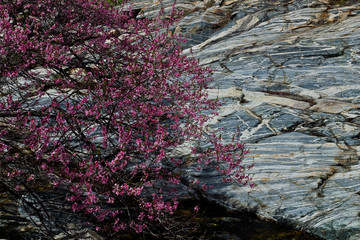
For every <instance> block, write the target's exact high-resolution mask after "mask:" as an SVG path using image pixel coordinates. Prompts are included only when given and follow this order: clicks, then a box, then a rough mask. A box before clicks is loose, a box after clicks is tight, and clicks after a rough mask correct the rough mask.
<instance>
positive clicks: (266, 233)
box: [0, 195, 320, 240]
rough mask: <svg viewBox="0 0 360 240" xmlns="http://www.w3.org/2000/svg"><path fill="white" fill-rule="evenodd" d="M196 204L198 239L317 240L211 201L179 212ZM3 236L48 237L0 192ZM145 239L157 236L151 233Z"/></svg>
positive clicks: (184, 214)
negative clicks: (29, 222)
mask: <svg viewBox="0 0 360 240" xmlns="http://www.w3.org/2000/svg"><path fill="white" fill-rule="evenodd" d="M195 205H199V206H200V210H199V211H198V214H197V215H196V216H191V217H193V218H192V219H193V222H194V223H196V224H197V225H198V228H197V229H196V230H194V231H193V232H192V234H191V235H192V236H193V237H194V239H198V238H200V237H202V238H203V239H211V240H317V239H320V238H317V237H315V236H312V235H310V234H307V233H304V232H301V231H298V230H296V229H292V228H291V227H289V226H287V225H285V224H276V223H273V222H267V221H263V220H261V219H259V218H258V217H256V215H255V214H253V213H249V212H238V211H228V210H226V209H225V208H224V207H222V206H220V205H218V204H215V203H213V202H209V201H207V200H204V199H202V200H200V201H199V200H197V201H194V200H191V201H190V200H189V201H185V202H181V204H180V205H179V211H178V213H177V215H179V216H181V217H183V218H184V219H185V218H186V217H189V215H190V214H192V215H193V211H192V210H193V208H194V206H195ZM0 239H8V240H21V239H27V240H30V239H31V240H35V239H36V240H38V239H45V238H44V237H43V235H42V234H41V233H38V232H37V231H36V230H35V229H33V228H31V227H30V226H29V224H28V223H27V221H26V219H25V218H22V217H20V216H18V214H17V209H16V205H14V203H13V202H12V201H11V200H9V199H7V198H5V197H4V196H1V195H0ZM116 239H125V240H126V239H139V236H137V235H130V234H124V235H122V236H121V237H120V238H116ZM144 239H153V238H151V237H150V236H148V237H146V236H145V237H144Z"/></svg>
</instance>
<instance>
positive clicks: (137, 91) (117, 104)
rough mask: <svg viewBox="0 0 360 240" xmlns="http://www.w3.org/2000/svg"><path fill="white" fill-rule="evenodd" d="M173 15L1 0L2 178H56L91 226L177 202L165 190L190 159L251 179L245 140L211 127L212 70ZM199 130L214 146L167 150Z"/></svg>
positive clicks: (151, 214) (162, 211)
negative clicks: (190, 49)
mask: <svg viewBox="0 0 360 240" xmlns="http://www.w3.org/2000/svg"><path fill="white" fill-rule="evenodd" d="M172 14H175V11H173V12H172ZM174 21H175V19H174V18H173V15H170V16H168V17H164V15H163V14H159V17H158V18H157V19H151V20H150V19H146V18H141V19H135V18H133V17H132V15H131V14H129V13H128V12H127V11H121V8H120V10H116V9H114V8H110V7H109V6H108V5H106V4H105V3H103V2H102V1H99V0H62V1H55V0H31V1H30V0H7V1H1V3H0V88H1V89H2V95H1V96H0V130H1V132H0V141H1V142H0V167H1V173H0V180H1V181H3V182H6V184H8V186H9V187H14V188H15V187H17V189H20V190H21V188H19V187H18V186H19V184H20V185H22V186H26V188H25V189H28V190H29V189H31V184H32V183H34V182H37V181H40V180H42V181H44V180H45V181H47V182H48V183H49V184H50V185H51V186H52V187H54V188H56V187H60V186H61V187H62V188H66V189H67V190H68V195H67V196H64V198H66V199H67V200H68V201H70V202H72V209H73V210H74V211H76V212H80V213H83V214H85V215H88V216H89V221H93V224H95V226H96V229H99V230H109V229H108V228H107V226H109V223H110V226H112V227H111V231H115V232H117V231H122V230H127V229H132V230H134V231H135V232H137V233H140V232H142V231H144V230H146V229H147V228H148V226H149V224H154V223H161V222H162V221H161V219H162V218H163V217H164V216H168V215H171V214H173V213H174V212H175V211H176V209H177V206H178V204H179V203H178V201H177V199H176V198H173V197H171V196H167V197H164V196H163V194H165V192H168V191H163V188H167V187H169V186H171V187H173V186H174V185H175V186H176V185H178V184H180V180H181V176H180V175H179V174H178V172H177V169H179V168H182V167H186V166H187V164H189V163H191V164H193V163H195V164H198V166H199V169H201V168H202V167H204V166H210V167H212V168H214V169H216V170H217V171H218V172H219V174H221V175H223V176H224V178H223V179H224V181H236V182H238V183H241V184H243V185H246V184H248V183H249V182H250V180H251V178H250V177H249V176H248V175H247V174H246V170H247V169H248V168H249V167H251V166H248V167H246V166H243V165H242V160H243V158H244V155H245V154H246V153H247V151H246V150H245V149H244V145H243V144H241V143H240V142H239V141H237V140H235V141H234V142H233V143H231V144H222V141H221V138H219V137H218V136H216V135H213V136H208V135H206V134H205V133H204V128H205V127H206V122H207V121H208V120H209V118H210V115H209V114H208V113H209V112H210V113H215V112H216V109H217V108H218V107H219V106H220V105H221V103H220V102H218V101H214V100H209V99H208V98H207V94H206V92H205V91H204V90H205V88H206V86H207V83H208V82H209V81H210V80H211V79H210V75H211V70H210V69H208V68H205V67H201V66H199V64H198V61H197V60H195V59H191V58H187V57H185V56H183V55H182V54H181V51H182V49H181V47H180V44H181V42H182V41H184V40H183V38H182V37H181V36H178V35H176V34H169V32H170V27H171V24H173V23H174ZM205 113H206V114H205ZM194 139H201V141H208V142H210V143H211V145H212V147H210V148H208V149H204V150H203V151H201V152H199V151H198V149H197V148H194V149H193V156H195V157H191V158H177V157H174V156H171V155H170V154H169V152H170V151H171V150H172V149H174V148H176V147H177V146H179V145H180V144H183V143H184V142H185V141H194ZM160 183H166V184H165V186H163V187H160V186H159V184H160ZM198 184H201V185H200V186H202V188H203V189H204V190H206V189H207V188H208V186H206V185H203V183H201V182H200V181H199V183H198ZM24 191H25V190H24ZM194 211H198V207H195V209H194ZM105 223H106V224H105Z"/></svg>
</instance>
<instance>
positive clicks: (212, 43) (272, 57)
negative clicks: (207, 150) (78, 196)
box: [135, 0, 360, 240]
mask: <svg viewBox="0 0 360 240" xmlns="http://www.w3.org/2000/svg"><path fill="white" fill-rule="evenodd" d="M136 2H137V3H135V5H138V6H141V7H143V8H144V12H145V15H148V16H151V15H153V14H154V10H155V9H157V8H158V7H159V5H156V4H155V5H154V3H153V1H148V2H146V1H136ZM163 6H165V11H169V10H170V8H171V3H170V1H164V5H163ZM177 8H178V9H182V10H184V11H185V15H184V17H183V18H182V20H180V22H179V23H178V25H177V27H176V28H174V32H182V33H187V34H189V35H188V38H189V42H188V44H187V46H186V47H188V48H189V47H192V52H193V53H194V56H195V57H197V58H200V62H201V63H202V64H204V65H208V66H211V67H212V68H214V69H215V74H214V78H215V81H214V82H213V83H212V86H214V87H215V88H218V90H216V91H215V90H211V91H210V96H214V97H215V96H216V95H217V96H219V97H220V98H224V99H226V100H228V101H227V103H226V105H225V106H224V107H223V108H222V109H221V110H220V115H219V117H218V118H216V119H215V120H214V122H212V125H211V128H212V130H213V131H219V129H223V130H221V131H222V132H221V134H222V136H223V137H224V138H225V141H226V140H227V139H230V138H231V137H232V134H233V133H234V131H235V130H236V129H237V128H239V129H240V130H241V132H242V139H243V140H244V141H245V142H247V143H249V144H248V147H249V148H250V150H251V154H250V155H248V156H247V158H246V160H245V161H246V162H247V163H254V164H255V166H254V168H253V169H252V172H253V173H254V181H255V183H256V184H257V186H256V187H255V188H254V189H249V188H240V187H238V186H237V185H235V184H227V185H224V184H223V183H219V181H218V180H219V179H217V177H216V176H215V175H214V174H213V173H212V172H211V171H210V172H208V171H204V172H203V174H202V176H201V177H202V179H203V180H204V181H206V182H208V183H211V184H214V185H215V188H214V189H212V190H209V191H208V192H207V197H208V198H210V199H213V200H215V201H217V202H219V203H222V204H224V205H225V206H227V207H228V208H232V209H249V210H252V211H254V212H256V214H257V215H258V216H260V217H263V218H265V219H273V220H276V221H278V222H285V223H288V224H291V225H292V226H295V227H297V228H299V229H303V230H305V231H307V232H311V233H314V234H315V235H317V236H320V237H322V238H324V239H329V240H331V239H344V240H345V239H349V240H350V239H351V240H353V239H358V238H359V236H360V217H359V216H360V194H359V192H360V165H359V158H360V134H359V133H360V62H359V60H360V47H359V46H360V2H359V1H346V0H345V1H336V0H301V1H297V0H272V1H260V0H225V1H224V0H222V1H220V0H219V1H215V0H209V1H208V0H206V1H191V0H183V1H177ZM184 53H185V54H189V53H190V50H189V49H187V50H185V51H184ZM189 174H191V171H189Z"/></svg>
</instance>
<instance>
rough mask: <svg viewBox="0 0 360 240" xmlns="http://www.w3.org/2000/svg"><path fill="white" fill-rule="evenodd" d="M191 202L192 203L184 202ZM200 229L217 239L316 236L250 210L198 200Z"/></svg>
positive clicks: (275, 239) (308, 238)
mask: <svg viewBox="0 0 360 240" xmlns="http://www.w3.org/2000/svg"><path fill="white" fill-rule="evenodd" d="M188 204H189V205H191V204H192V203H188ZM200 209H201V210H200V211H199V212H200V216H199V221H200V222H201V223H200V225H201V230H202V231H205V230H206V232H207V234H206V237H205V239H213V240H215V239H219V240H220V239H221V240H225V239H226V240H230V239H234V240H235V239H236V240H320V239H321V238H318V237H316V236H313V235H310V234H307V233H304V232H301V231H299V230H296V229H293V228H291V227H290V226H287V225H286V224H277V223H274V222H267V221H264V220H261V219H259V218H258V217H257V216H256V215H255V214H254V213H249V212H238V211H228V210H226V209H225V208H224V207H222V206H219V205H218V204H215V203H212V202H209V201H206V200H202V201H201V203H200Z"/></svg>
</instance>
